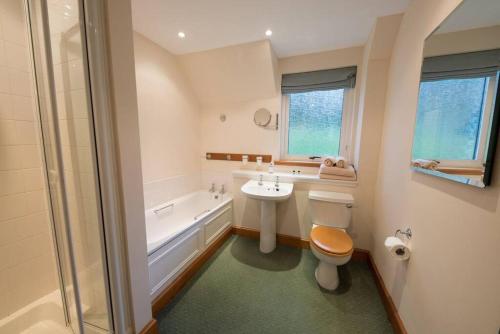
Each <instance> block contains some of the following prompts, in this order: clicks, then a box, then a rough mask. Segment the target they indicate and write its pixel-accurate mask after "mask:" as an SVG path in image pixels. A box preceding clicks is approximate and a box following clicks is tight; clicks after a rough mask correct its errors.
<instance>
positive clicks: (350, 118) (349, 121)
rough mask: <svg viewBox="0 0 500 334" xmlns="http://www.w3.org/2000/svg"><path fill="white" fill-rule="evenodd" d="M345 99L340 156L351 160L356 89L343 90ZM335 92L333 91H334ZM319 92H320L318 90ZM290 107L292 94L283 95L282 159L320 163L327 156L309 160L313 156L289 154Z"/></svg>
mask: <svg viewBox="0 0 500 334" xmlns="http://www.w3.org/2000/svg"><path fill="white" fill-rule="evenodd" d="M343 89H344V97H343V105H342V127H341V129H340V143H339V156H342V157H344V158H346V159H347V160H348V161H350V160H351V150H352V145H351V143H352V136H353V127H354V126H353V122H354V97H355V93H354V92H355V89H354V88H343ZM332 90H333V89H332ZM318 91H319V90H318ZM289 106H290V94H282V97H281V119H282V120H283V121H282V126H281V134H280V136H281V140H280V143H281V145H280V159H281V160H289V161H290V160H291V161H301V162H302V161H309V162H319V161H321V160H322V159H323V158H325V156H321V157H320V158H318V159H314V160H312V159H309V157H310V156H311V155H291V154H288V129H289Z"/></svg>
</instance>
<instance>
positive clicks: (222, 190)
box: [219, 184, 226, 195]
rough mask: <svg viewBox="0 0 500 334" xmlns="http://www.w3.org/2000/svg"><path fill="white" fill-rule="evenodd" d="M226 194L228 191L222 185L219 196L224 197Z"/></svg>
mask: <svg viewBox="0 0 500 334" xmlns="http://www.w3.org/2000/svg"><path fill="white" fill-rule="evenodd" d="M225 193H226V189H224V185H223V184H221V186H220V190H219V194H221V195H224V194H225Z"/></svg>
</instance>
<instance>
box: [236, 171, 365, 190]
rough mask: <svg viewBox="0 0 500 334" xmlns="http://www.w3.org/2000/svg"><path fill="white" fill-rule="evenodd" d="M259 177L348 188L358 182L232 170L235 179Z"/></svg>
mask: <svg viewBox="0 0 500 334" xmlns="http://www.w3.org/2000/svg"><path fill="white" fill-rule="evenodd" d="M259 175H263V179H264V180H265V181H272V180H273V177H276V176H279V177H280V181H282V182H293V183H317V184H329V185H335V186H342V187H349V188H355V187H357V186H358V181H343V180H326V179H320V178H319V175H318V174H292V173H282V172H275V173H272V174H270V173H269V172H264V171H255V170H241V169H239V170H233V177H237V178H246V179H257V178H258V176H259Z"/></svg>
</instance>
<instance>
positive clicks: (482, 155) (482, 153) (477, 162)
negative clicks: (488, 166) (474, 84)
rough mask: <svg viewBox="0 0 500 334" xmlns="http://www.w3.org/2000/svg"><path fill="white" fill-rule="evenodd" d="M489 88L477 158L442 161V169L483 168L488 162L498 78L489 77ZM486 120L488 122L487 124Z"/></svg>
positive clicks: (483, 112) (485, 98)
mask: <svg viewBox="0 0 500 334" xmlns="http://www.w3.org/2000/svg"><path fill="white" fill-rule="evenodd" d="M486 78H487V79H488V82H487V88H486V90H485V93H484V94H485V96H484V103H483V111H482V112H481V119H480V123H481V129H480V130H479V143H478V145H477V151H478V154H477V158H476V159H474V160H472V159H470V160H444V159H443V160H441V159H438V161H439V166H440V167H465V168H483V167H484V164H485V162H486V154H487V146H488V133H489V130H490V129H489V126H490V122H491V117H492V115H493V107H494V105H493V102H494V100H495V94H496V85H497V83H496V81H497V80H496V77H495V76H488V77H486ZM485 120H488V121H486V122H485Z"/></svg>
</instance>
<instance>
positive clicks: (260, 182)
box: [258, 174, 264, 186]
mask: <svg viewBox="0 0 500 334" xmlns="http://www.w3.org/2000/svg"><path fill="white" fill-rule="evenodd" d="M263 179H264V175H262V174H260V175H259V183H258V184H259V186H261V185H263V184H264V183H263V182H262V180H263Z"/></svg>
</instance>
